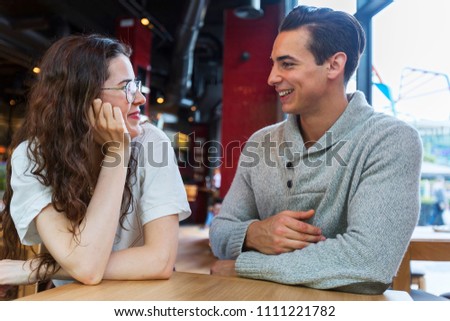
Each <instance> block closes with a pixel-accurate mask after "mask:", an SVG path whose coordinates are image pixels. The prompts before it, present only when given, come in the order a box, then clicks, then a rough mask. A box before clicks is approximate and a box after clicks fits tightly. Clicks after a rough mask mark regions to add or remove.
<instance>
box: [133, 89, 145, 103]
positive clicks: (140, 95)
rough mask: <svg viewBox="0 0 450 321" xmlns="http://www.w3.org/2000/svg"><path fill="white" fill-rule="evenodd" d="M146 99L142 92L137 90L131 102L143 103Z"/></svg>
mask: <svg viewBox="0 0 450 321" xmlns="http://www.w3.org/2000/svg"><path fill="white" fill-rule="evenodd" d="M146 101H147V99H145V96H144V94H143V93H141V92H140V91H139V90H138V91H137V92H136V97H135V98H134V101H133V104H135V105H139V106H140V105H143V104H145V102H146Z"/></svg>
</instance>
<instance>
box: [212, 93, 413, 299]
mask: <svg viewBox="0 0 450 321" xmlns="http://www.w3.org/2000/svg"><path fill="white" fill-rule="evenodd" d="M349 98H350V102H349V104H348V106H347V108H346V110H345V111H344V113H343V114H342V115H341V116H340V118H339V119H338V120H337V121H336V122H335V124H334V125H333V126H332V127H331V128H330V129H329V130H328V131H327V133H326V134H325V135H324V136H323V137H322V138H321V139H320V140H319V141H318V142H316V143H315V144H314V145H313V146H311V147H310V148H309V149H305V148H304V142H303V139H302V136H301V134H300V131H299V127H298V126H299V125H298V124H299V120H298V118H297V117H296V116H295V115H289V116H288V118H287V120H286V121H283V122H281V123H279V124H275V125H273V126H269V127H266V128H263V129H262V130H259V131H258V132H256V133H255V134H253V135H252V137H251V138H250V139H249V141H248V142H247V144H246V146H245V148H244V150H243V152H242V154H241V157H240V161H239V167H238V170H237V172H236V176H235V178H234V180H233V183H232V185H231V188H230V190H229V192H228V194H227V195H226V197H225V199H224V203H223V206H222V209H221V212H220V214H219V216H218V217H216V218H215V219H214V221H213V223H212V226H211V230H210V238H211V245H212V248H213V252H214V254H215V255H216V256H218V257H219V258H220V259H237V260H236V271H237V273H238V274H239V275H240V276H243V277H248V278H254V279H264V280H270V281H275V282H279V283H285V284H302V285H305V286H308V287H313V288H319V289H329V288H335V289H337V290H342V291H348V292H356V293H371V294H377V293H382V292H383V291H384V290H385V289H386V288H387V287H388V286H389V284H390V283H391V282H392V278H393V277H394V276H395V274H396V272H397V269H398V267H399V265H400V262H401V260H402V257H403V255H404V253H405V250H406V247H407V245H408V242H409V239H410V237H411V234H412V231H413V229H414V226H415V225H416V222H417V217H418V214H419V208H420V204H419V180H420V167H421V162H422V144H421V141H420V138H419V135H418V133H417V131H416V130H415V129H413V128H412V127H410V126H409V125H407V124H405V123H404V122H402V121H399V120H397V119H396V118H394V117H391V116H388V115H385V114H380V113H376V112H374V110H373V109H372V107H370V106H369V105H368V103H367V102H366V100H365V98H364V95H363V94H362V93H361V92H356V93H354V94H353V95H352V96H351V97H350V96H349ZM309 209H314V210H315V212H316V213H315V215H314V216H313V217H312V218H311V219H310V220H308V221H307V222H308V223H310V224H313V225H315V226H318V227H320V228H321V229H322V232H323V235H324V236H325V237H326V240H325V241H321V242H319V243H315V244H311V245H309V246H307V247H306V248H304V249H301V250H296V251H293V252H290V253H285V254H280V255H265V254H262V253H259V252H255V251H243V250H242V249H243V244H244V239H245V235H246V231H247V228H248V225H249V224H250V223H252V222H253V221H255V220H263V219H265V218H267V217H270V216H272V215H275V214H277V213H279V212H281V211H283V210H293V211H306V210H309Z"/></svg>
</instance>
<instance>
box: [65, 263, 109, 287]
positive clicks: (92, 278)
mask: <svg viewBox="0 0 450 321" xmlns="http://www.w3.org/2000/svg"><path fill="white" fill-rule="evenodd" d="M104 273H105V271H104V270H101V269H98V268H96V267H93V266H88V265H85V266H83V267H78V268H77V269H76V270H75V271H71V272H69V274H70V275H71V276H72V277H73V278H74V279H75V280H77V281H78V282H80V283H82V284H85V285H96V284H99V283H100V282H101V281H102V280H103V275H104Z"/></svg>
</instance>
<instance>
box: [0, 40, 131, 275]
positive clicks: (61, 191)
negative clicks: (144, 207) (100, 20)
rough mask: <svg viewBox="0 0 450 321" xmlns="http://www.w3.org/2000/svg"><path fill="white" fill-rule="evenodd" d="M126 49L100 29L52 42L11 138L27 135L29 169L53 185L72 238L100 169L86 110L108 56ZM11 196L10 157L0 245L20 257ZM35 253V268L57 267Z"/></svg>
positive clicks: (127, 196) (5, 254)
mask: <svg viewBox="0 0 450 321" xmlns="http://www.w3.org/2000/svg"><path fill="white" fill-rule="evenodd" d="M130 54H131V49H130V48H129V47H128V46H126V45H124V44H123V43H121V42H119V41H117V40H115V39H111V38H107V37H103V36H99V35H88V36H81V35H80V36H68V37H64V38H62V39H60V40H59V41H57V42H55V43H54V44H53V45H52V46H51V47H50V48H49V50H48V51H47V52H46V53H45V55H44V56H43V58H42V61H41V64H40V68H41V72H40V73H39V75H38V79H37V81H36V82H35V84H34V85H33V86H32V88H31V91H30V95H29V99H28V110H27V115H26V117H25V119H24V123H23V125H22V126H21V128H20V129H19V130H18V131H17V133H16V134H15V136H14V138H13V142H12V145H11V148H12V149H13V150H14V148H16V147H17V146H18V145H19V144H20V143H21V142H23V141H28V149H27V153H28V157H29V158H30V160H32V161H33V162H32V163H33V164H34V165H33V167H32V168H31V172H32V173H33V174H34V175H36V177H37V179H39V181H40V182H41V183H42V184H43V185H45V186H50V187H51V188H52V191H53V194H52V205H53V207H54V208H55V209H56V210H57V211H59V212H63V213H64V214H65V215H66V217H67V218H68V219H69V220H70V222H71V224H72V233H73V234H74V238H75V239H77V235H76V234H75V231H76V227H78V226H79V225H80V223H81V222H82V220H83V219H84V217H85V214H86V210H87V207H88V204H89V202H90V199H91V190H92V187H93V186H95V184H96V182H97V176H98V170H99V168H97V169H96V168H95V166H98V164H93V161H92V159H91V158H92V157H91V156H92V155H91V153H92V150H93V148H95V147H94V144H95V142H94V137H93V130H92V128H91V125H90V122H89V118H88V110H89V108H90V106H91V104H92V102H93V101H94V99H95V98H98V97H99V96H100V92H101V88H102V86H103V84H104V82H105V81H106V80H107V79H108V77H109V74H108V66H109V62H110V61H111V59H113V58H115V57H117V56H119V55H125V56H127V57H129V56H130ZM134 159H135V158H134V157H132V161H131V162H133V164H134V165H133V166H132V165H131V163H130V166H129V169H128V174H127V181H126V184H125V187H124V194H123V199H122V208H121V218H120V224H121V225H122V223H123V220H124V218H125V215H126V214H127V213H128V212H129V211H130V209H131V208H132V207H133V197H132V194H131V182H130V180H131V177H132V176H133V174H134V172H135V161H134ZM12 196H13V191H12V189H11V162H10V160H9V161H8V164H7V187H6V191H5V194H4V197H3V201H4V203H5V208H4V209H3V211H2V212H1V222H2V228H3V239H4V248H3V250H2V252H1V253H0V258H2V259H6V258H8V259H23V257H24V247H23V246H22V245H21V243H20V240H19V237H18V234H17V230H16V228H15V226H14V222H13V221H12V218H11V212H10V202H11V198H12ZM39 257H40V262H41V263H40V264H39V267H38V271H39V272H44V273H45V275H46V276H47V273H50V274H51V272H49V271H56V270H57V269H58V268H59V267H58V265H57V263H56V261H55V260H54V259H53V258H52V257H51V256H50V255H49V254H42V255H40V256H39ZM44 267H45V269H44ZM40 275H42V274H41V273H40Z"/></svg>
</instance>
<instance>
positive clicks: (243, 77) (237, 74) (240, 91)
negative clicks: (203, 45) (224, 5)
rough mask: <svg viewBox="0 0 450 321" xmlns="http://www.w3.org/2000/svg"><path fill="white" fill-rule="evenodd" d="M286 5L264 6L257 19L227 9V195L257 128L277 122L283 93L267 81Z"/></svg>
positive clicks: (224, 107) (224, 185) (224, 125)
mask: <svg viewBox="0 0 450 321" xmlns="http://www.w3.org/2000/svg"><path fill="white" fill-rule="evenodd" d="M281 6H282V5H280V4H275V5H267V6H265V7H263V10H264V16H263V17H262V18H260V19H255V20H244V19H240V18H237V17H236V16H235V15H234V14H233V10H227V11H226V12H225V41H224V43H225V48H224V62H223V66H224V71H223V100H222V144H223V164H222V166H221V174H222V184H221V188H220V194H221V196H225V194H226V193H227V191H228V189H229V187H230V185H231V182H232V180H233V177H234V174H235V172H236V168H237V165H238V160H239V155H240V150H241V149H242V147H243V146H244V144H245V142H246V141H247V139H248V138H249V137H250V135H251V134H252V133H254V132H255V131H257V130H258V129H260V128H262V127H265V126H267V125H270V124H274V123H276V122H277V120H278V118H277V115H278V112H277V96H276V93H275V91H274V89H273V88H272V87H270V86H269V85H268V84H267V77H268V76H269V73H270V69H271V67H272V63H271V61H270V54H271V52H272V45H273V41H274V40H275V37H276V36H277V33H278V26H279V24H280V22H281V19H282V14H281V9H282V8H281Z"/></svg>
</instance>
